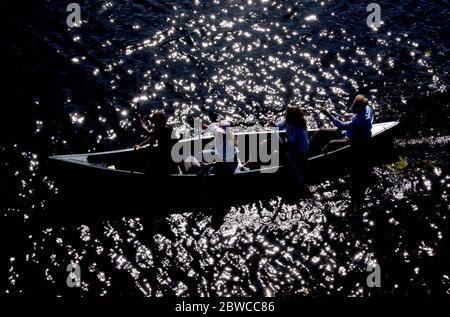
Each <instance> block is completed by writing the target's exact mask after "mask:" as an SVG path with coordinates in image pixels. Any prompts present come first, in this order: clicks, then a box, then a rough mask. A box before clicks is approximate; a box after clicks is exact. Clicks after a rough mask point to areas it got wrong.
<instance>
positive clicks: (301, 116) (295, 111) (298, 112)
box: [286, 106, 306, 128]
mask: <svg viewBox="0 0 450 317" xmlns="http://www.w3.org/2000/svg"><path fill="white" fill-rule="evenodd" d="M286 123H287V124H290V125H293V126H294V127H297V128H306V120H305V112H304V111H303V110H302V109H301V108H300V107H298V106H289V107H288V108H287V110H286Z"/></svg>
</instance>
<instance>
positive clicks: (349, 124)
mask: <svg viewBox="0 0 450 317" xmlns="http://www.w3.org/2000/svg"><path fill="white" fill-rule="evenodd" d="M352 108H353V114H351V115H347V121H341V120H339V119H338V118H336V117H335V116H333V115H331V114H330V113H329V112H328V111H327V110H322V112H323V113H324V114H325V115H326V116H327V117H328V118H329V119H330V121H331V122H332V123H333V124H334V125H335V126H336V127H337V128H338V129H339V130H344V131H345V138H344V139H339V140H332V141H331V142H330V143H329V144H328V145H327V147H328V146H330V145H333V144H335V145H336V144H345V143H350V144H351V151H352V152H351V159H350V165H351V170H350V177H351V196H352V200H353V206H354V207H355V208H359V207H360V206H361V205H362V201H363V199H364V196H365V190H366V188H367V186H368V180H369V178H370V167H369V153H370V140H371V138H372V124H373V121H374V114H373V109H372V107H371V106H369V100H368V99H367V98H366V97H365V96H364V95H357V96H356V97H355V99H354V101H353V103H352Z"/></svg>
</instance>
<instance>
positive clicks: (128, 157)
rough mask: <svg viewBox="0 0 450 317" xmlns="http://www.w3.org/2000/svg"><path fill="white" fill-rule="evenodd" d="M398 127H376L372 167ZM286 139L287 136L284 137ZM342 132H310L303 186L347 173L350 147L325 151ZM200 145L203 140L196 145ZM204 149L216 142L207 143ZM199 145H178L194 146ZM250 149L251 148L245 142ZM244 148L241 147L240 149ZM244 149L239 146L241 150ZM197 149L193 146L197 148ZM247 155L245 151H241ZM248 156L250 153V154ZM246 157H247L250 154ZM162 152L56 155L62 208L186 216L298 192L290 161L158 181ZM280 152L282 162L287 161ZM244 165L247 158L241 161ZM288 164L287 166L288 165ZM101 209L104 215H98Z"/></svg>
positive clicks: (53, 167) (270, 135)
mask: <svg viewBox="0 0 450 317" xmlns="http://www.w3.org/2000/svg"><path fill="white" fill-rule="evenodd" d="M397 124H398V122H396V121H393V122H385V123H377V124H374V125H373V129H372V141H371V142H372V143H371V146H370V149H371V153H370V155H369V157H370V161H371V163H372V164H374V163H377V162H379V161H380V159H382V158H383V157H388V156H389V154H391V153H390V150H389V149H390V147H389V144H391V141H392V131H393V130H394V129H393V128H394V127H395V126H397ZM279 133H280V134H281V135H282V134H283V133H284V132H283V131H281V132H279ZM236 135H237V136H238V138H240V139H242V140H246V141H248V140H250V139H252V138H253V139H252V140H256V139H254V137H255V136H257V137H258V138H257V139H258V140H261V137H265V138H267V139H268V140H270V139H271V138H274V137H277V138H278V132H274V131H257V132H243V133H236ZM341 137H342V134H341V132H340V131H337V130H335V129H329V130H321V129H317V130H310V131H309V138H310V152H311V155H310V157H309V158H308V166H307V168H306V169H305V173H304V180H305V182H306V183H307V184H315V183H318V182H321V181H323V180H325V179H327V178H330V177H335V176H339V175H344V174H345V173H348V169H349V167H350V166H349V161H350V160H349V158H350V155H351V146H350V145H341V146H338V147H337V148H334V149H332V148H328V150H327V151H326V152H324V153H322V149H323V148H324V147H325V145H326V144H327V143H328V142H329V141H330V140H332V139H337V138H341ZM197 140H198V139H197ZM201 140H202V143H203V145H205V144H206V143H208V142H210V141H211V140H212V137H203V138H202V139H201ZM194 141H195V139H186V140H181V141H179V142H186V143H189V142H190V143H191V144H193V142H194ZM243 143H244V144H245V146H247V147H248V146H249V144H250V142H243ZM239 144H241V143H239ZM239 146H240V145H239ZM192 147H193V145H192ZM240 152H246V151H240ZM247 152H248V151H247ZM247 152H246V153H247ZM155 155H157V148H153V147H147V148H142V149H139V150H135V149H125V150H117V151H109V152H101V153H86V154H71V155H57V156H52V157H50V170H51V175H52V177H53V178H54V179H55V181H56V185H57V187H58V188H59V190H60V192H61V194H62V195H61V197H60V202H61V204H60V206H63V207H61V208H64V209H71V210H75V211H76V212H82V211H83V212H86V211H87V212H91V210H92V211H94V210H95V212H98V211H102V212H103V213H104V214H108V213H112V212H113V211H112V210H113V209H114V212H115V213H123V214H127V213H128V212H129V211H136V210H140V211H141V212H149V213H151V212H157V211H159V210H164V211H167V210H172V211H175V212H177V211H182V210H186V211H188V210H191V209H192V208H194V209H197V208H203V207H207V206H211V205H217V204H221V205H222V204H237V203H243V202H251V201H254V200H259V199H264V198H270V197H273V196H275V195H279V194H282V193H283V192H286V191H287V190H288V191H298V178H297V177H296V175H295V173H294V172H293V170H292V168H290V167H289V164H287V163H286V160H283V159H282V160H281V163H280V164H279V165H277V166H264V165H262V166H261V168H258V169H252V170H237V171H236V173H235V174H233V175H228V176H219V175H205V174H204V173H201V174H186V173H182V172H181V170H180V171H179V172H178V173H174V174H170V175H166V176H156V175H154V174H152V173H151V172H150V173H148V172H146V171H147V170H148V166H149V165H151V163H152V161H153V158H154V156H155ZM282 156H283V154H282V151H280V157H282ZM240 159H241V161H246V160H248V157H240ZM283 161H284V163H283ZM99 209H100V210H99Z"/></svg>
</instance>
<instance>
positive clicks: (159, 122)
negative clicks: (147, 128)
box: [151, 111, 167, 127]
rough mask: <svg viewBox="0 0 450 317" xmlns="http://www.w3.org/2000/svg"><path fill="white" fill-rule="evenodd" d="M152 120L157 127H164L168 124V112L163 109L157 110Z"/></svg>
mask: <svg viewBox="0 0 450 317" xmlns="http://www.w3.org/2000/svg"><path fill="white" fill-rule="evenodd" d="M151 121H152V123H153V124H154V125H155V126H156V127H164V126H166V124H167V117H166V114H165V113H164V112H163V111H157V112H155V113H154V114H153V115H152V118H151Z"/></svg>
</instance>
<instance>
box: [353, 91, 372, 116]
mask: <svg viewBox="0 0 450 317" xmlns="http://www.w3.org/2000/svg"><path fill="white" fill-rule="evenodd" d="M368 104H369V99H367V98H366V96H364V95H358V96H356V97H355V100H353V104H352V108H353V112H354V113H361V112H364V111H365V110H366V106H367V105H368Z"/></svg>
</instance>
